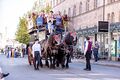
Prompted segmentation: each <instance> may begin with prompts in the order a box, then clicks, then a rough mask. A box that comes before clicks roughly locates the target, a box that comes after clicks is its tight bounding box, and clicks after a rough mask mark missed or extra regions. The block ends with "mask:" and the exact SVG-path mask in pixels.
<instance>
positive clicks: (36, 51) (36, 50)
mask: <svg viewBox="0 0 120 80" xmlns="http://www.w3.org/2000/svg"><path fill="white" fill-rule="evenodd" d="M32 54H33V58H34V68H35V70H39V65H40V64H41V67H42V62H41V57H40V56H41V45H40V44H39V43H38V39H36V40H35V43H34V44H33V46H32ZM36 62H37V65H36Z"/></svg>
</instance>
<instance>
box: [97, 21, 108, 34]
mask: <svg viewBox="0 0 120 80" xmlns="http://www.w3.org/2000/svg"><path fill="white" fill-rule="evenodd" d="M98 32H108V22H107V21H98Z"/></svg>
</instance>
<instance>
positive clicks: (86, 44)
mask: <svg viewBox="0 0 120 80" xmlns="http://www.w3.org/2000/svg"><path fill="white" fill-rule="evenodd" d="M87 50H88V41H86V43H85V49H84V55H85V54H86V52H87Z"/></svg>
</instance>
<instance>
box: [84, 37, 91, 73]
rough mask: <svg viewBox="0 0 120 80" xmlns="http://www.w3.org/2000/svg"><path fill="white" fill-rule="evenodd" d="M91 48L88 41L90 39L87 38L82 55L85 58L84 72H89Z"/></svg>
mask: <svg viewBox="0 0 120 80" xmlns="http://www.w3.org/2000/svg"><path fill="white" fill-rule="evenodd" d="M91 48H92V42H91V41H90V38H89V37H88V36H87V37H86V42H85V50H84V55H85V58H86V68H85V69H84V70H86V71H91V64H90V59H91V54H92V51H91Z"/></svg>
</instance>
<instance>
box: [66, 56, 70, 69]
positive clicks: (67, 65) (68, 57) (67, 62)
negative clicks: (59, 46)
mask: <svg viewBox="0 0 120 80" xmlns="http://www.w3.org/2000/svg"><path fill="white" fill-rule="evenodd" d="M66 57H67V61H66V68H69V59H70V54H67V56H66Z"/></svg>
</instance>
